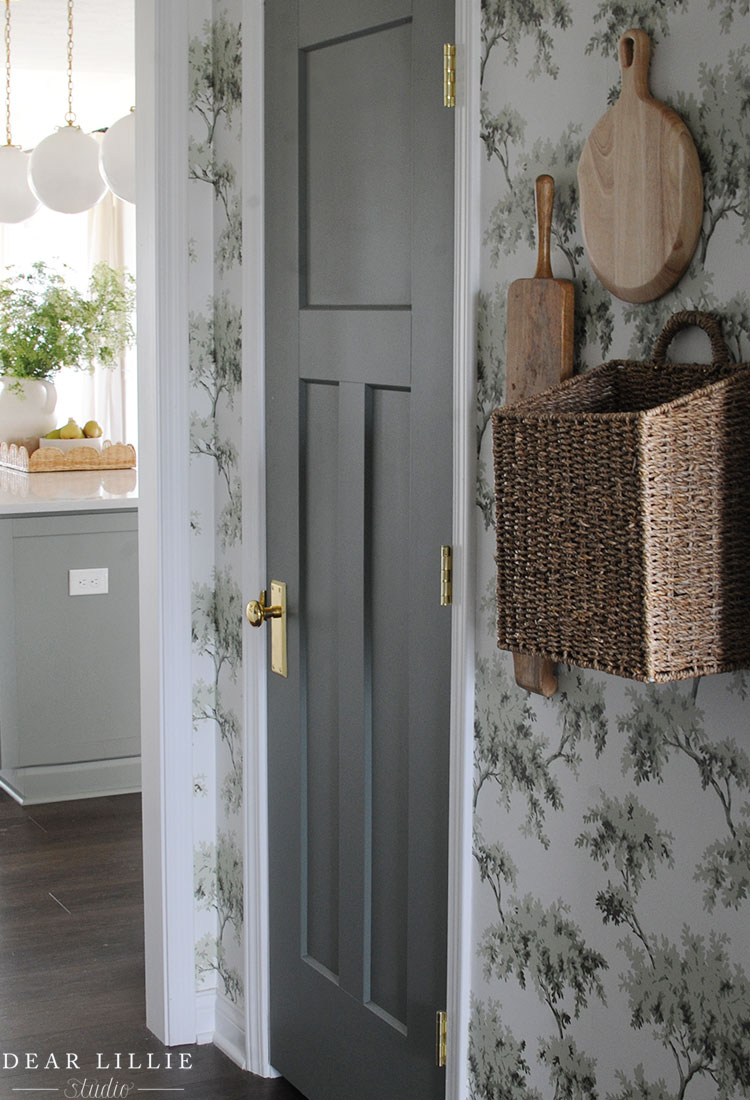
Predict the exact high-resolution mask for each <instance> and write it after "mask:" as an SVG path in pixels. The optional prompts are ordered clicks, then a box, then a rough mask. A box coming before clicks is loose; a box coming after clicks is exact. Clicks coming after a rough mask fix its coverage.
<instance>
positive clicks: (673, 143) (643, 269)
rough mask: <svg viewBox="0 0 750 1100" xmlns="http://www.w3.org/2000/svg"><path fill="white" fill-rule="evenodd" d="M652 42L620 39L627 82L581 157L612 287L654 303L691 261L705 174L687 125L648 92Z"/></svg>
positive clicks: (599, 258)
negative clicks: (703, 175) (702, 173)
mask: <svg viewBox="0 0 750 1100" xmlns="http://www.w3.org/2000/svg"><path fill="white" fill-rule="evenodd" d="M650 52H651V45H650V42H649V38H648V35H647V34H646V32H645V31H642V30H637V29H636V30H629V31H626V32H625V34H624V35H623V36H622V38H621V39H620V43H619V57H620V68H621V70H622V87H621V90H620V96H619V98H618V100H617V102H616V103H615V104H614V106H612V107H611V108H610V109H609V110H608V111H607V113H606V114H605V115H604V116H603V117H602V118H601V119H600V120H599V121H598V122H597V124H596V126H595V127H594V129H593V130H592V131H591V134H590V135H589V138H588V141H587V142H586V145H585V146H584V149H583V153H582V154H581V159H580V161H579V162H578V186H579V189H580V196H581V224H582V229H583V240H584V244H585V246H586V251H587V253H588V256H589V259H590V261H591V266H592V267H593V269H594V272H595V273H596V275H597V277H598V278H599V279H600V280H601V282H602V283H603V284H604V286H605V287H606V288H607V290H609V291H611V292H612V294H614V295H615V296H616V297H617V298H622V299H623V300H624V301H626V302H650V301H652V300H653V299H654V298H659V297H660V296H661V295H662V294H664V293H665V292H666V291H667V290H669V288H670V287H672V286H674V284H675V283H676V282H677V280H678V279H679V278H680V276H681V275H682V274H683V272H684V271H685V269H686V268H687V266H688V264H689V263H690V260H691V257H692V255H693V252H694V251H695V246H696V244H697V243H698V236H699V234H700V228H701V222H702V219H703V178H702V176H701V168H700V162H699V160H698V152H697V150H696V148H695V145H694V143H693V139H692V137H691V136H690V131H689V130H688V128H687V126H686V125H685V123H684V122H683V121H682V119H681V118H680V116H679V115H678V114H676V112H675V111H673V110H672V109H671V108H669V107H667V106H665V104H663V103H660V102H659V101H658V100H656V99H654V98H653V96H652V95H651V93H650V92H649V89H648V63H649V55H650Z"/></svg>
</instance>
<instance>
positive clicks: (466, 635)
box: [445, 0, 481, 1100]
mask: <svg viewBox="0 0 750 1100" xmlns="http://www.w3.org/2000/svg"><path fill="white" fill-rule="evenodd" d="M479 34H480V5H479V0H456V108H455V111H456V121H455V139H456V143H455V151H456V155H455V238H454V293H453V349H454V350H453V622H452V644H451V734H450V739H451V741H450V743H451V749H450V752H451V757H450V805H449V811H448V989H447V1013H448V1059H447V1066H446V1072H447V1076H446V1090H445V1094H446V1100H465V1097H467V1095H468V1077H469V1014H470V1003H469V1002H470V979H471V952H472V940H471V927H472V922H471V881H472V878H471V871H472V857H471V848H472V775H473V758H474V756H473V746H474V663H475V659H474V653H475V639H474V617H475V607H476V553H475V535H474V532H475V519H476V517H475V507H474V498H475V486H476V444H475V439H476V432H475V426H474V425H475V401H476V344H477V328H476V309H477V297H478V294H479V286H480V268H479V258H480V186H479V184H480V167H481V158H480V132H479V118H480V110H479V106H480V104H479V45H480V37H479Z"/></svg>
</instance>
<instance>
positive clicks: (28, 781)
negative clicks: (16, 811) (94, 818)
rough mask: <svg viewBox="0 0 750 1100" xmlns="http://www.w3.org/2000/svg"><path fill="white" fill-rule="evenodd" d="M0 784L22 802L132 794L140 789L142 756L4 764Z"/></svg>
mask: <svg viewBox="0 0 750 1100" xmlns="http://www.w3.org/2000/svg"><path fill="white" fill-rule="evenodd" d="M0 787H2V788H3V789H4V790H6V791H7V792H8V794H9V795H11V797H12V798H15V800H16V802H20V804H21V805H22V806H35V805H38V804H39V803H41V802H68V801H70V800H71V799H74V798H100V797H103V796H105V795H111V794H133V793H134V792H136V791H140V789H141V758H140V757H139V756H126V757H118V758H117V759H115V760H91V761H87V762H86V763H83V764H51V765H42V764H39V765H35V766H33V767H28V768H5V769H3V771H2V772H0Z"/></svg>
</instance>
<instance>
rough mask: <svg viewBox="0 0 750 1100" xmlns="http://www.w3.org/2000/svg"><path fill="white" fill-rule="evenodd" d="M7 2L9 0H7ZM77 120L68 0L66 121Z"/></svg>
mask: <svg viewBox="0 0 750 1100" xmlns="http://www.w3.org/2000/svg"><path fill="white" fill-rule="evenodd" d="M5 2H6V4H7V3H8V0H5ZM75 120H76V116H75V112H74V111H73V0H68V113H67V114H66V116H65V121H66V122H67V124H68V126H73V125H74V123H75Z"/></svg>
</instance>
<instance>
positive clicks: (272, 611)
mask: <svg viewBox="0 0 750 1100" xmlns="http://www.w3.org/2000/svg"><path fill="white" fill-rule="evenodd" d="M281 614H282V607H281V605H280V604H278V605H277V606H276V607H267V606H266V590H265V588H264V589H263V591H262V592H261V594H260V596H259V597H258V599H257V600H251V601H250V603H249V604H248V605H247V607H246V608H245V615H246V616H247V621H248V622H249V623H250V626H262V625H263V623H264V622H265V621H266V619H280V618H281Z"/></svg>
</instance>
